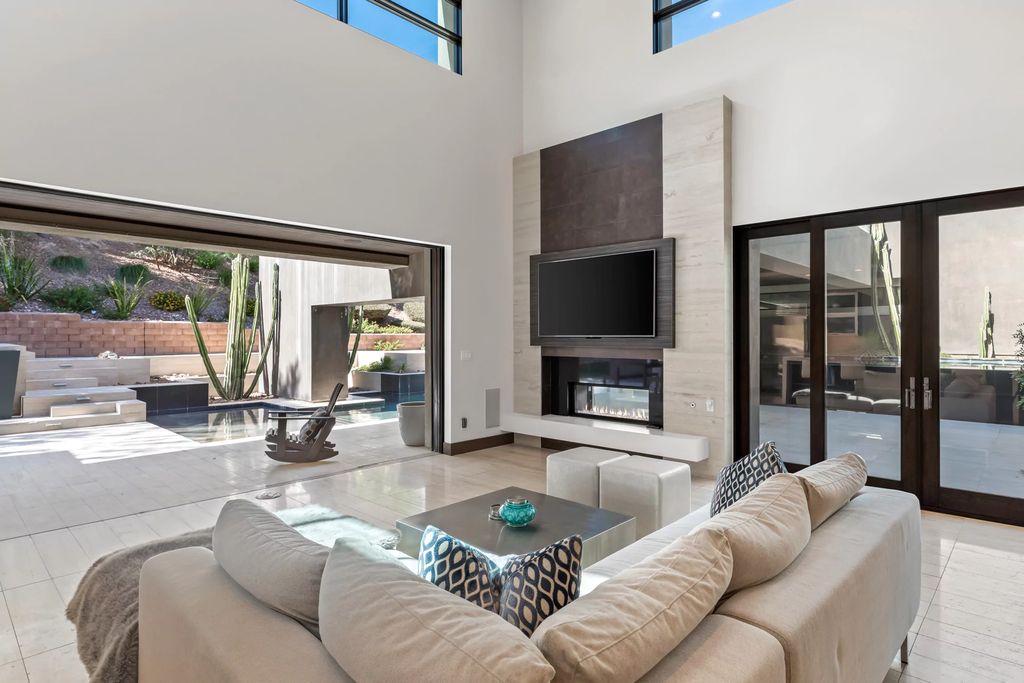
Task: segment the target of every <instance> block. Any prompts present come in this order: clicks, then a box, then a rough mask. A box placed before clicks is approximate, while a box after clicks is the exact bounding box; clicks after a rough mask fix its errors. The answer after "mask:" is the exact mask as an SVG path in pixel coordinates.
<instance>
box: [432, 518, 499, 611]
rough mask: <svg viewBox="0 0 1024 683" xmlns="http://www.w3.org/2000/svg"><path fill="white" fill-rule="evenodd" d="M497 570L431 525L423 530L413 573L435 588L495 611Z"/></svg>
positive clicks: (480, 553)
mask: <svg viewBox="0 0 1024 683" xmlns="http://www.w3.org/2000/svg"><path fill="white" fill-rule="evenodd" d="M498 571H499V569H498V565H496V564H495V563H494V562H493V561H491V559H490V558H488V557H487V556H486V555H484V554H483V553H482V552H480V551H479V550H477V549H476V548H474V547H473V546H471V545H467V544H465V543H463V542H462V541H460V540H459V539H457V538H454V537H453V536H450V535H448V534H446V533H445V532H443V531H441V530H440V529H438V528H437V527H434V526H428V527H427V528H426V529H425V530H424V531H423V539H422V540H421V541H420V557H419V568H418V571H417V573H418V574H419V575H420V577H421V578H424V579H426V580H427V581H429V582H431V583H432V584H434V585H435V586H438V587H439V588H443V589H444V590H446V591H448V592H449V593H453V594H454V595H458V596H459V597H461V598H465V599H466V600H469V601H470V602H472V603H473V604H474V605H478V606H480V607H483V608H484V609H485V610H488V611H490V612H497V611H498V609H497V602H496V597H495V596H496V591H495V585H494V584H495V577H496V576H497V574H498Z"/></svg>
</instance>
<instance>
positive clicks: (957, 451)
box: [934, 207, 1024, 499]
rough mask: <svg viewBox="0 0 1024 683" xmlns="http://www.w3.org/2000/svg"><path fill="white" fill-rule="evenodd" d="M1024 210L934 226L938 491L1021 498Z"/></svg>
mask: <svg viewBox="0 0 1024 683" xmlns="http://www.w3.org/2000/svg"><path fill="white" fill-rule="evenodd" d="M1022 258H1024V207H1013V208H1006V209H997V210H991V211H978V212H971V213H958V214H954V215H945V216H939V218H938V282H939V286H938V317H939V320H938V329H939V335H938V336H939V358H938V365H939V372H938V383H939V386H938V387H937V391H935V392H934V393H935V394H937V395H936V397H935V398H936V399H937V402H938V413H939V415H938V417H939V439H938V447H939V485H940V486H941V487H942V488H946V489H956V490H960V491H972V492H979V493H985V494H994V495H997V496H1005V497H1009V498H1014V499H1024V420H1022V414H1021V413H1022V410H1021V407H1020V406H1019V405H1018V398H1019V397H1020V395H1021V394H1020V380H1021V378H1022V375H1021V374H1020V373H1021V367H1022V359H1024V356H1021V355H1018V354H1020V353H1021V352H1022V351H1024V347H1022V345H1021V340H1022V337H1020V336H1018V335H1019V334H1020V333H1019V330H1021V329H1024V328H1021V325H1022V324H1024V279H1022V278H1021V259H1022Z"/></svg>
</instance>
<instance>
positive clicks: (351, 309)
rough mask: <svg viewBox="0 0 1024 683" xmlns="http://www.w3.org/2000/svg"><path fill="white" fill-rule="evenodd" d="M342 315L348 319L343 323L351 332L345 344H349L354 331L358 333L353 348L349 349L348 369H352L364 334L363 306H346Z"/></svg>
mask: <svg viewBox="0 0 1024 683" xmlns="http://www.w3.org/2000/svg"><path fill="white" fill-rule="evenodd" d="M341 315H342V317H343V318H344V319H345V320H346V322H343V323H342V324H343V325H344V326H345V328H346V329H347V330H348V332H349V336H348V337H346V338H345V344H346V345H347V344H348V340H349V338H350V337H351V335H352V333H353V332H354V333H355V335H356V338H355V339H354V340H353V342H352V348H351V349H348V369H349V370H352V366H353V365H355V362H356V354H357V353H358V352H359V340H360V339H361V338H362V336H363V307H362V306H346V307H345V309H344V312H343V313H342V314H341Z"/></svg>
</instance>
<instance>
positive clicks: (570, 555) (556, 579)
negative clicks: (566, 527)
mask: <svg viewBox="0 0 1024 683" xmlns="http://www.w3.org/2000/svg"><path fill="white" fill-rule="evenodd" d="M582 558H583V539H582V537H580V536H578V535H576V536H570V537H568V538H564V539H562V540H561V541H558V542H557V543H552V544H551V545H549V546H548V547H546V548H541V549H540V550H536V551H534V552H532V553H527V554H526V555H510V556H506V557H501V558H498V562H495V561H494V560H492V559H491V558H490V557H488V556H487V554H486V553H484V552H483V551H482V550H480V549H479V548H474V547H473V546H471V545H469V544H468V543H464V542H463V541H460V540H459V539H457V538H455V537H454V536H451V535H450V534H447V533H445V532H444V531H441V530H440V529H438V528H437V527H434V526H428V527H427V528H426V529H425V530H424V531H423V538H422V540H421V541H420V556H419V567H418V574H419V575H420V577H422V578H424V579H426V580H427V581H430V582H431V583H433V584H434V585H435V586H438V587H439V588H443V589H444V590H446V591H448V592H449V593H452V594H454V595H458V596H459V597H462V598H465V599H466V600H469V601H470V602H472V603H473V604H474V605H478V606H479V607H483V608H484V609H486V610H489V611H491V612H495V613H497V614H499V615H500V616H501V617H502V618H503V619H505V621H507V622H509V623H510V624H512V625H513V626H515V627H516V628H518V629H519V630H520V631H522V632H523V633H525V634H526V635H527V637H529V636H530V635H531V634H532V633H533V632H534V630H535V629H536V628H537V627H538V626H539V625H540V623H541V622H542V621H544V619H546V618H547V617H549V616H551V615H552V614H554V613H555V612H557V611H558V610H559V609H561V608H562V607H565V606H566V605H568V604H569V603H570V602H572V601H573V600H575V599H576V598H578V597H579V595H580V573H581V571H582V569H581V567H582V565H581V560H582Z"/></svg>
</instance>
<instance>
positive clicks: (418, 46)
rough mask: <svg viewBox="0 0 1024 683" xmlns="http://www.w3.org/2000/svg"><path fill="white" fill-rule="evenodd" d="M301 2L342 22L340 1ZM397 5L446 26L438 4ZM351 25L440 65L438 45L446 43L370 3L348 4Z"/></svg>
mask: <svg viewBox="0 0 1024 683" xmlns="http://www.w3.org/2000/svg"><path fill="white" fill-rule="evenodd" d="M297 1H298V2H300V3H301V4H303V5H307V6H309V7H312V8H313V9H315V10H317V11H318V12H323V13H324V14H326V15H327V16H329V17H334V18H335V19H338V18H340V17H339V4H340V3H339V2H338V0H297ZM396 2H397V4H399V5H402V6H403V7H405V8H407V9H410V10H412V11H413V12H416V13H417V14H419V15H421V16H423V17H426V18H427V19H430V20H431V21H434V22H436V23H438V24H441V25H444V21H443V18H442V19H441V20H439V19H438V0H396ZM348 23H349V24H350V25H351V26H354V27H355V28H358V29H360V30H363V31H366V32H367V33H369V34H371V35H374V36H376V37H378V38H380V39H381V40H384V41H386V42H388V43H391V44H392V45H395V46H397V47H400V48H402V49H403V50H406V51H408V52H411V53H413V54H414V55H418V56H420V57H423V58H424V59H426V60H428V61H431V62H434V63H435V64H436V63H437V62H438V41H441V42H442V43H443V42H446V41H443V39H441V38H438V37H437V36H435V35H434V34H432V33H430V32H429V31H425V30H423V29H422V28H420V27H418V26H416V25H414V24H411V23H409V22H408V21H406V20H405V19H402V18H401V17H399V16H396V15H394V14H392V13H391V12H388V11H387V10H385V9H382V8H380V7H378V6H376V5H374V4H373V3H371V2H369V0H348ZM448 28H452V27H450V26H449V27H448Z"/></svg>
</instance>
